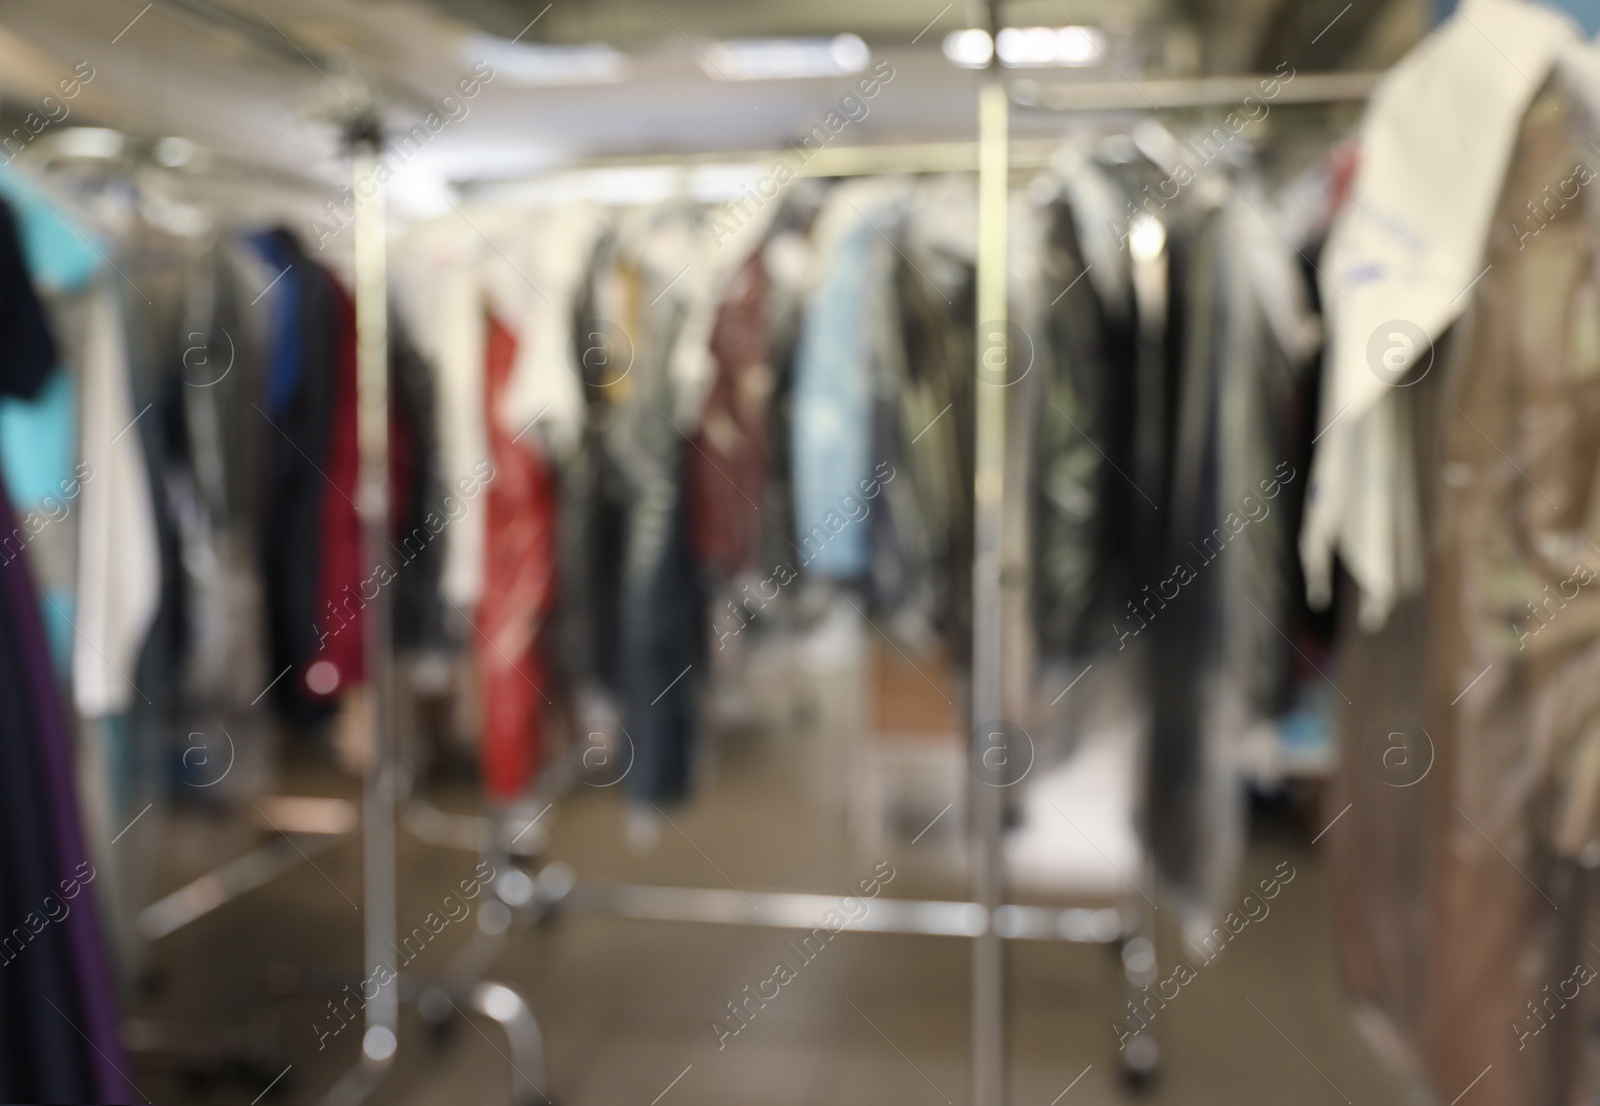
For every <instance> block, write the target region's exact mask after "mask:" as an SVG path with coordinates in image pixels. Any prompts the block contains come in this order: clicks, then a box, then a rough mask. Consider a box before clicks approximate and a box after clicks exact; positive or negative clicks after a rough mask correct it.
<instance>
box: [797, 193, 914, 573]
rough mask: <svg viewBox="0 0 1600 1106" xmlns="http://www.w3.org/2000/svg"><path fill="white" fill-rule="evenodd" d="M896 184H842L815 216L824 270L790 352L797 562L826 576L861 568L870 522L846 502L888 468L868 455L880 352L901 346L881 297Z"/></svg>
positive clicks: (888, 269)
mask: <svg viewBox="0 0 1600 1106" xmlns="http://www.w3.org/2000/svg"><path fill="white" fill-rule="evenodd" d="M902 192H903V188H901V187H900V186H899V185H898V183H897V182H879V181H868V182H859V183H851V184H847V185H842V186H840V187H839V188H837V189H836V190H835V191H834V192H833V193H832V194H831V195H830V196H829V198H828V203H827V206H826V207H825V208H824V211H823V213H822V215H820V216H819V217H818V227H817V230H816V232H815V237H816V240H817V243H818V244H817V252H818V254H819V257H820V258H821V266H822V275H821V277H820V280H819V282H818V284H817V286H816V288H815V289H814V290H813V292H812V295H811V298H810V301H809V303H808V305H807V310H806V314H805V318H804V321H803V322H802V324H801V330H800V341H799V346H798V348H797V350H796V352H795V367H794V381H793V388H792V395H791V401H790V402H791V405H792V406H791V413H792V419H793V425H792V427H791V438H790V450H791V456H790V466H791V468H792V470H793V473H794V478H793V479H794V483H793V488H794V511H795V555H796V556H797V557H798V558H799V563H798V564H797V565H796V566H795V567H797V568H799V569H800V570H801V572H802V573H804V574H808V575H813V576H817V577H820V578H824V579H831V580H842V581H849V580H861V579H864V577H865V576H866V574H867V572H868V570H869V568H870V567H871V563H872V530H871V528H870V527H867V526H863V525H861V524H860V520H859V519H853V518H852V517H851V515H852V513H853V512H852V508H851V504H852V503H859V502H860V501H861V497H862V496H863V495H864V494H865V493H866V491H867V490H868V489H869V488H870V487H871V486H872V485H873V482H874V480H875V479H876V480H878V481H880V482H881V480H882V478H883V476H884V475H885V474H886V473H887V472H889V471H891V470H890V468H889V467H888V466H889V465H890V462H888V461H887V460H886V459H884V458H878V457H873V456H872V448H873V441H874V435H873V398H874V385H875V381H877V380H878V379H879V378H880V376H881V374H880V373H879V371H878V369H877V367H876V365H877V363H878V361H879V359H880V358H882V357H886V356H896V355H899V356H903V352H902V350H901V346H900V343H901V340H902V339H901V336H900V335H899V334H897V333H896V332H895V328H894V325H893V320H894V319H895V318H896V317H897V316H896V314H895V313H894V312H893V311H892V310H888V308H889V303H888V301H887V300H886V299H885V298H884V297H885V296H886V295H887V293H888V291H889V290H890V288H891V283H890V274H892V272H893V271H894V265H895V254H894V247H893V246H892V245H891V244H890V243H889V242H888V241H887V240H885V238H884V237H883V235H884V233H886V232H889V231H894V232H896V233H897V232H898V231H897V229H896V225H897V224H898V221H899V210H900V203H901V193H902ZM880 465H882V466H884V467H883V468H882V469H881V470H879V469H878V468H877V466H880ZM856 511H857V512H858V511H859V508H857V509H856Z"/></svg>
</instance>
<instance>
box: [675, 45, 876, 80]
mask: <svg viewBox="0 0 1600 1106" xmlns="http://www.w3.org/2000/svg"><path fill="white" fill-rule="evenodd" d="M871 61H872V51H871V50H870V49H869V48H868V47H867V44H866V43H865V42H863V41H862V40H861V37H860V36H859V35H850V34H845V35H835V36H834V37H832V38H743V39H730V40H728V41H726V42H714V43H712V44H711V45H710V46H708V47H707V48H706V52H705V53H704V54H701V55H700V61H699V64H700V68H701V69H702V70H703V71H704V72H705V74H706V76H708V77H714V78H718V79H724V78H725V79H727V80H730V81H787V80H797V79H800V78H803V77H842V76H844V75H846V74H849V73H859V72H861V71H862V70H863V69H865V68H866V67H867V65H868V64H869V63H870V62H871Z"/></svg>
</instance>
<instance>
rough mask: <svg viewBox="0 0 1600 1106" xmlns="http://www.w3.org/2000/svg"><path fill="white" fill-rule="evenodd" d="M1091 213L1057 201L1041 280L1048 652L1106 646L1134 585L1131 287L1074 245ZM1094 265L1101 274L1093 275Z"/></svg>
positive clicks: (1036, 587)
mask: <svg viewBox="0 0 1600 1106" xmlns="http://www.w3.org/2000/svg"><path fill="white" fill-rule="evenodd" d="M1086 174H1094V179H1095V180H1096V181H1097V182H1099V181H1100V178H1099V175H1098V172H1097V171H1096V170H1094V169H1093V168H1092V167H1091V166H1087V165H1085V166H1082V167H1080V168H1079V169H1078V170H1077V175H1086ZM1103 187H1104V188H1108V189H1109V188H1110V185H1109V184H1108V183H1104V184H1103ZM1071 195H1074V194H1073V193H1070V192H1069V196H1071ZM1095 214H1096V213H1090V214H1083V213H1081V212H1080V211H1079V205H1078V202H1077V200H1076V199H1075V198H1074V199H1072V200H1069V201H1066V202H1060V203H1057V204H1056V205H1055V206H1054V208H1053V210H1052V212H1051V218H1050V219H1049V222H1048V228H1049V231H1048V233H1049V238H1048V240H1047V242H1046V246H1045V251H1044V261H1043V266H1044V272H1045V274H1046V279H1047V282H1048V284H1049V285H1051V286H1053V287H1055V288H1058V289H1059V292H1057V293H1056V294H1055V295H1054V298H1053V300H1052V302H1051V303H1050V304H1049V305H1048V307H1047V308H1046V311H1047V315H1046V334H1045V338H1046V343H1047V344H1046V353H1045V355H1044V356H1043V357H1042V358H1041V360H1042V362H1043V363H1042V364H1041V366H1040V368H1039V370H1038V371H1039V372H1040V373H1041V374H1047V375H1048V379H1047V381H1045V382H1044V383H1043V384H1042V388H1041V390H1042V393H1043V394H1042V402H1041V403H1040V404H1039V405H1038V406H1037V407H1036V408H1035V410H1034V413H1033V417H1034V418H1035V420H1036V421H1037V426H1038V429H1037V431H1036V435H1035V437H1036V442H1037V445H1036V447H1035V451H1034V462H1033V465H1032V466H1031V467H1032V472H1033V477H1032V481H1033V482H1032V486H1031V489H1030V490H1031V496H1032V500H1033V504H1034V515H1035V519H1036V522H1035V526H1034V531H1033V556H1032V563H1033V577H1032V580H1033V585H1032V587H1033V596H1034V604H1033V609H1034V612H1035V613H1034V618H1035V623H1036V626H1037V628H1038V634H1039V644H1040V649H1041V650H1042V651H1043V652H1044V653H1045V654H1047V655H1051V654H1054V655H1061V654H1074V653H1084V652H1087V651H1091V650H1093V649H1095V648H1099V647H1105V646H1108V645H1109V644H1110V638H1111V637H1112V636H1115V635H1117V634H1118V633H1119V632H1129V631H1131V630H1133V629H1136V628H1137V626H1138V623H1137V622H1136V621H1134V619H1133V612H1132V611H1130V610H1128V609H1127V604H1128V603H1130V602H1136V597H1135V593H1136V591H1137V589H1138V588H1139V586H1140V584H1141V583H1142V581H1139V582H1136V575H1135V564H1136V551H1137V549H1138V542H1137V541H1136V538H1135V530H1134V526H1135V523H1134V519H1135V515H1136V512H1137V511H1139V510H1141V509H1142V507H1143V503H1142V500H1141V497H1140V495H1139V492H1138V491H1137V490H1136V489H1135V488H1133V487H1131V486H1129V484H1128V480H1127V476H1126V474H1127V473H1130V472H1132V471H1133V469H1134V460H1133V437H1134V435H1133V427H1134V387H1133V385H1134V380H1135V373H1134V372H1133V371H1132V369H1133V366H1134V364H1135V361H1136V358H1137V352H1136V342H1137V337H1136V333H1135V329H1134V321H1133V313H1132V306H1131V305H1132V303H1133V288H1132V283H1131V279H1130V277H1129V274H1128V267H1127V265H1126V263H1125V259H1124V264H1123V265H1122V267H1121V282H1120V283H1117V282H1114V280H1115V278H1114V277H1113V276H1112V275H1111V274H1113V273H1115V272H1117V270H1116V268H1115V266H1114V265H1112V264H1110V263H1108V262H1107V261H1106V260H1105V259H1104V258H1101V259H1099V260H1098V261H1094V260H1090V259H1089V258H1088V256H1087V254H1086V250H1085V247H1084V246H1083V245H1081V244H1080V242H1081V241H1083V239H1082V238H1081V235H1082V234H1083V231H1082V230H1081V229H1080V228H1081V227H1083V226H1085V225H1087V226H1088V227H1090V228H1099V227H1100V226H1101V225H1102V220H1101V219H1098V218H1096V217H1095ZM1116 256H1117V255H1116V253H1115V251H1114V250H1113V252H1112V258H1113V259H1115V258H1116ZM1096 273H1104V274H1106V275H1104V276H1102V277H1101V279H1100V280H1099V282H1097V281H1096V280H1095V279H1094V274H1096ZM1086 277H1087V278H1088V279H1085V278H1086ZM1107 281H1113V283H1111V284H1110V286H1109V288H1108V286H1107ZM1108 296H1109V298H1108ZM1117 644H1118V645H1119V646H1120V644H1121V642H1120V641H1118V642H1117Z"/></svg>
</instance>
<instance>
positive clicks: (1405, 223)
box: [1300, 0, 1577, 628]
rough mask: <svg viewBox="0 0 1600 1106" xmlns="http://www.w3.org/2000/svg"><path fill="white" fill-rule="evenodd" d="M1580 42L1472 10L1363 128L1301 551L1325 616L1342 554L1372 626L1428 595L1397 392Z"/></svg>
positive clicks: (1386, 91)
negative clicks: (1420, 593) (1539, 97)
mask: <svg viewBox="0 0 1600 1106" xmlns="http://www.w3.org/2000/svg"><path fill="white" fill-rule="evenodd" d="M1576 39H1577V32H1576V28H1575V27H1574V26H1573V25H1572V23H1571V21H1570V20H1568V19H1567V18H1566V17H1565V16H1563V15H1561V14H1559V13H1557V12H1554V11H1551V10H1550V9H1548V8H1545V7H1543V6H1541V5H1538V4H1522V3H1511V2H1509V0H1469V2H1468V3H1465V4H1463V5H1462V6H1461V8H1460V10H1459V11H1458V12H1457V13H1456V14H1455V15H1453V16H1452V17H1451V18H1450V19H1447V20H1446V21H1445V22H1444V23H1443V24H1441V25H1440V27H1439V28H1438V29H1437V30H1435V31H1434V32H1433V34H1431V35H1430V36H1429V37H1428V39H1427V40H1426V41H1425V42H1424V43H1423V44H1422V45H1420V46H1419V47H1418V48H1417V49H1415V50H1413V51H1412V52H1411V54H1409V55H1408V56H1407V57H1406V58H1405V59H1404V60H1403V61H1401V62H1400V64H1398V65H1397V66H1395V68H1394V69H1393V70H1392V71H1391V72H1390V73H1389V74H1388V75H1387V76H1386V77H1385V79H1384V81H1383V82H1382V84H1381V85H1380V86H1379V87H1378V88H1377V89H1376V90H1375V92H1374V94H1373V97H1372V101H1371V103H1370V104H1369V105H1368V109H1367V114H1366V116H1365V118H1364V120H1363V122H1362V130H1361V164H1360V167H1359V168H1358V170H1357V172H1356V179H1355V184H1354V192H1353V195H1352V197H1351V200H1350V203H1349V204H1348V205H1347V206H1346V208H1345V210H1344V213H1343V214H1342V215H1341V216H1340V218H1339V219H1338V220H1337V221H1336V223H1335V225H1334V227H1333V229H1332V231H1331V232H1330V234H1329V238H1328V244H1327V249H1326V250H1325V252H1324V254H1323V258H1324V263H1323V264H1322V266H1320V268H1321V270H1322V272H1323V273H1324V274H1325V275H1324V277H1323V289H1322V295H1321V302H1322V304H1323V306H1324V308H1325V309H1326V311H1327V313H1328V318H1329V339H1328V341H1329V349H1328V364H1327V370H1326V375H1325V377H1324V381H1323V384H1324V389H1325V391H1324V395H1323V401H1322V409H1323V410H1324V411H1325V412H1327V418H1328V423H1327V425H1326V427H1325V436H1324V437H1323V438H1322V439H1321V441H1320V442H1319V443H1318V447H1319V448H1318V450H1317V454H1316V460H1315V462H1314V467H1313V470H1312V475H1311V481H1312V492H1311V500H1310V505H1309V510H1308V513H1307V517H1306V523H1305V528H1304V532H1303V534H1302V536H1301V539H1300V549H1301V556H1302V557H1303V559H1304V561H1305V566H1306V577H1307V581H1308V585H1309V587H1310V589H1311V595H1312V598H1313V601H1314V602H1316V604H1317V605H1318V606H1326V604H1327V602H1328V599H1329V596H1330V594H1331V592H1330V589H1331V584H1332V573H1333V563H1334V561H1333V558H1334V556H1335V554H1337V556H1338V558H1339V560H1340V562H1341V563H1342V564H1343V565H1344V567H1345V569H1346V570H1347V571H1348V572H1349V573H1350V574H1351V576H1352V577H1353V578H1354V580H1355V582H1356V583H1357V585H1358V586H1359V587H1360V589H1361V611H1362V618H1363V619H1364V620H1365V621H1366V624H1367V626H1368V627H1369V628H1371V627H1375V626H1377V625H1380V624H1381V623H1382V621H1383V618H1384V616H1385V615H1386V614H1387V613H1388V611H1389V608H1390V607H1391V606H1392V605H1393V604H1394V603H1395V602H1396V601H1397V599H1398V598H1399V597H1401V596H1403V595H1405V594H1406V593H1408V592H1409V591H1412V590H1414V589H1415V588H1416V587H1418V586H1419V584H1420V564H1421V560H1422V557H1423V550H1422V547H1421V544H1420V535H1419V533H1418V529H1417V527H1418V523H1417V505H1416V502H1415V496H1414V495H1412V494H1411V489H1412V488H1413V487H1414V486H1415V479H1414V477H1413V476H1410V475H1407V474H1406V473H1405V468H1404V467H1405V466H1406V465H1408V464H1410V462H1411V456H1412V451H1411V448H1410V446H1409V444H1408V443H1407V441H1406V439H1405V435H1406V434H1407V433H1408V432H1409V423H1408V421H1407V419H1406V418H1405V417H1404V416H1403V414H1402V413H1401V411H1400V410H1399V408H1400V406H1401V405H1402V403H1403V401H1402V400H1401V399H1400V393H1399V392H1398V391H1397V390H1396V388H1395V387H1394V385H1395V384H1396V383H1398V382H1399V381H1400V380H1401V379H1403V377H1404V374H1405V372H1406V371H1407V370H1409V369H1410V368H1412V367H1413V366H1414V365H1415V363H1416V361H1417V359H1418V358H1422V357H1426V355H1427V352H1428V349H1429V348H1430V347H1429V340H1430V339H1432V338H1436V337H1438V336H1439V335H1440V334H1442V333H1443V332H1444V330H1445V329H1446V328H1447V327H1448V326H1449V325H1450V324H1451V323H1452V322H1453V321H1454V320H1455V318H1456V317H1457V316H1458V315H1459V314H1460V313H1461V311H1463V310H1464V309H1465V307H1466V304H1467V296H1466V294H1465V293H1466V290H1467V289H1468V288H1469V287H1470V286H1471V284H1472V281H1473V280H1474V278H1476V277H1477V276H1478V275H1479V274H1480V273H1481V272H1482V271H1483V267H1484V266H1483V251H1484V243H1485V241H1486V240H1487V238H1488V235H1489V233H1490V228H1491V226H1492V224H1491V222H1490V215H1491V213H1492V212H1493V211H1494V209H1495V198H1496V196H1498V195H1499V185H1500V182H1501V180H1502V178H1503V176H1504V172H1505V166H1506V162H1507V159H1508V158H1509V156H1510V154H1511V149H1512V144H1513V143H1514V141H1515V139H1516V134H1517V127H1518V124H1519V122H1520V120H1521V119H1522V115H1523V112H1524V110H1525V109H1526V108H1527V107H1528V105H1529V104H1530V103H1531V102H1532V101H1533V99H1534V96H1535V93H1536V87H1537V86H1538V85H1539V84H1540V83H1541V82H1543V81H1544V79H1545V78H1546V76H1547V75H1548V74H1549V72H1550V70H1551V67H1552V65H1553V64H1554V62H1555V60H1556V57H1557V56H1558V54H1559V53H1560V52H1561V50H1562V49H1563V48H1564V47H1566V46H1569V45H1571V44H1572V43H1574V42H1575V41H1576ZM1441 166H1448V167H1449V169H1448V172H1449V182H1448V185H1446V184H1443V183H1441V180H1440V173H1441V168H1440V167H1441ZM1525 199H1528V200H1531V199H1532V197H1531V196H1530V197H1525ZM1396 321H1398V322H1399V324H1400V325H1398V326H1396V325H1394V324H1395V323H1396ZM1335 418H1337V421H1333V420H1334V419H1335Z"/></svg>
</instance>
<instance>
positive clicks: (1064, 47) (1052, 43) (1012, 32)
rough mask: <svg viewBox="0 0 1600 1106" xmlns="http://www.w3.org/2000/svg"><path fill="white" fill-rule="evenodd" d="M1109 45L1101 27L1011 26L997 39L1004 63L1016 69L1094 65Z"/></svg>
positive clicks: (996, 44)
mask: <svg viewBox="0 0 1600 1106" xmlns="http://www.w3.org/2000/svg"><path fill="white" fill-rule="evenodd" d="M1105 48H1106V36H1105V32H1104V31H1101V30H1100V29H1099V28H1097V27H1007V28H1005V29H1004V30H1003V31H1001V32H1000V34H999V35H998V36H997V37H996V39H995V49H996V51H997V52H998V53H999V55H1000V64H1001V65H1004V66H1008V67H1010V68H1012V69H1035V68H1044V67H1047V66H1062V65H1066V66H1079V65H1093V64H1094V63H1095V62H1097V61H1099V60H1100V58H1101V57H1103V56H1104V54H1105Z"/></svg>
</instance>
